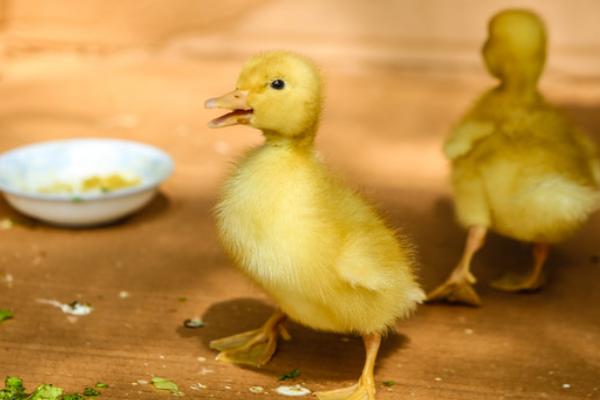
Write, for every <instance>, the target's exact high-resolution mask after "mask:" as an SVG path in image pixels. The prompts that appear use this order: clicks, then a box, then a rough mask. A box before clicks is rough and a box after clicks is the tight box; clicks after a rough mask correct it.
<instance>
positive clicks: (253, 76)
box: [206, 51, 425, 400]
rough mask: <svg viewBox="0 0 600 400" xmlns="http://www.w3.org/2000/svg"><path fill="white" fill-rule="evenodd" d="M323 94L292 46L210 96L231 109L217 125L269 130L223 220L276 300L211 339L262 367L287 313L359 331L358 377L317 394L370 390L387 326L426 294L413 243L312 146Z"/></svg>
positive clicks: (231, 355)
mask: <svg viewBox="0 0 600 400" xmlns="http://www.w3.org/2000/svg"><path fill="white" fill-rule="evenodd" d="M321 102H322V97H321V79H320V76H319V72H318V71H317V69H316V68H315V66H314V65H313V64H312V62H310V61H309V60H307V59H306V58H304V57H301V56H299V55H296V54H293V53H289V52H285V51H275V52H269V53H264V54H259V55H257V56H255V57H253V58H252V59H250V61H248V62H247V63H246V64H245V66H244V67H243V69H242V72H241V74H240V76H239V79H238V82H237V85H236V89H235V90H234V91H233V92H231V93H229V94H226V95H224V96H222V97H219V98H214V99H210V100H208V101H207V102H206V107H207V108H224V109H229V110H232V112H230V113H228V114H226V115H224V116H222V117H220V118H217V119H215V120H213V121H211V123H210V125H209V126H211V127H213V128H218V127H223V126H229V125H234V124H246V125H250V126H252V127H254V128H257V129H260V130H261V131H262V133H263V136H264V137H265V142H264V144H263V145H262V146H259V147H258V148H256V149H253V150H251V151H250V152H248V153H247V154H246V155H245V156H244V157H243V158H242V159H241V160H240V161H239V162H238V164H237V166H236V168H235V170H234V171H233V174H232V175H231V176H230V178H229V179H228V180H227V182H226V184H225V187H224V192H223V195H222V198H221V200H220V202H219V204H218V205H217V208H216V219H217V227H218V232H219V234H220V238H221V241H222V243H223V245H224V247H225V250H226V251H227V253H229V255H230V256H231V257H232V258H233V259H234V261H235V263H236V265H237V266H238V267H239V268H240V269H241V270H242V272H244V273H245V274H246V275H247V276H248V277H249V278H250V279H252V280H253V281H254V282H255V283H257V284H258V285H259V286H260V287H262V288H263V289H264V290H265V291H266V292H267V293H268V294H269V295H270V296H271V297H272V299H273V300H274V301H275V302H276V303H277V305H278V306H279V308H280V310H279V311H277V312H276V313H275V314H274V315H273V316H272V317H271V318H270V319H269V320H268V321H267V322H266V324H265V325H264V326H263V327H262V328H260V329H257V330H255V331H250V332H246V333H241V334H239V335H235V336H232V337H227V338H224V339H219V340H215V341H213V342H211V344H210V346H211V348H213V349H216V350H219V351H220V352H221V353H220V354H219V356H218V358H219V359H221V360H223V361H229V362H233V363H239V364H247V365H252V366H262V365H264V364H265V363H267V362H268V361H269V360H270V359H271V357H272V355H273V353H274V352H275V348H276V345H277V338H278V336H279V335H281V336H282V338H284V339H289V334H288V333H287V331H286V330H285V328H284V326H283V323H284V321H285V320H286V318H287V317H290V318H291V319H292V320H295V321H297V322H299V323H301V324H303V325H306V326H308V327H311V328H314V329H317V330H323V331H329V332H337V333H344V334H350V333H352V334H359V335H361V336H362V337H363V339H364V344H365V348H366V353H367V357H366V362H365V365H364V369H363V372H362V375H361V377H360V380H359V381H358V383H357V384H355V385H354V386H351V387H349V388H344V389H339V390H334V391H331V392H322V393H318V394H317V395H318V397H319V398H321V399H361V400H362V399H374V398H375V397H374V396H375V383H374V377H373V368H374V365H375V359H376V356H377V352H378V349H379V345H380V342H381V336H382V335H383V334H385V333H386V332H387V331H388V330H390V329H393V327H394V325H395V323H396V321H397V320H398V319H402V318H406V317H408V316H409V314H410V313H411V312H412V311H413V310H414V309H415V307H416V306H417V304H418V303H420V302H421V301H422V300H424V297H425V296H424V293H423V292H422V291H421V289H420V288H419V285H418V284H417V282H416V280H415V276H414V262H413V256H412V254H411V253H412V246H411V245H410V244H409V243H408V242H407V241H406V239H404V238H399V237H397V235H396V234H395V233H394V231H393V230H392V229H390V228H388V227H387V226H386V224H385V222H384V221H383V219H382V218H381V217H380V216H379V215H378V213H377V212H376V211H375V209H374V208H373V207H372V206H371V205H369V204H368V203H367V202H366V201H365V200H364V199H363V198H362V197H361V196H360V195H358V194H357V193H355V192H354V191H352V190H350V189H348V188H346V187H345V186H344V185H342V184H341V183H340V182H338V181H337V180H336V179H334V178H333V177H332V176H331V175H330V174H329V172H328V171H327V169H326V168H325V167H324V165H323V164H322V163H321V161H319V159H318V157H317V155H316V154H315V150H314V138H315V134H316V132H317V127H318V123H319V116H320V113H321Z"/></svg>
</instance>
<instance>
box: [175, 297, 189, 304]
mask: <svg viewBox="0 0 600 400" xmlns="http://www.w3.org/2000/svg"><path fill="white" fill-rule="evenodd" d="M177 301H178V302H180V303H185V302H186V301H187V297H184V296H181V297H179V298H178V299H177Z"/></svg>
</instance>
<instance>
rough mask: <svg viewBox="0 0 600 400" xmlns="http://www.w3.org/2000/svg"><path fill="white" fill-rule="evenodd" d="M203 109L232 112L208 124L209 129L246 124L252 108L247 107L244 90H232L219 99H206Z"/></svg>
mask: <svg viewBox="0 0 600 400" xmlns="http://www.w3.org/2000/svg"><path fill="white" fill-rule="evenodd" d="M204 107H206V108H224V109H226V110H232V112H230V113H227V114H225V115H223V116H221V117H219V118H215V119H213V120H212V121H210V122H209V123H208V126H209V127H210V128H222V127H224V126H231V125H237V124H247V123H249V122H250V118H251V117H252V107H250V106H249V105H248V92H247V91H245V90H234V91H233V92H229V93H227V94H225V95H223V96H221V97H214V98H212V99H208V100H206V102H205V103H204Z"/></svg>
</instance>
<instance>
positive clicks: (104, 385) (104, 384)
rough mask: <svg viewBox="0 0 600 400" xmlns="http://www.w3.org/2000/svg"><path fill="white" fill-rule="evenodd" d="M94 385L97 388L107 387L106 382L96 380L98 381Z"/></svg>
mask: <svg viewBox="0 0 600 400" xmlns="http://www.w3.org/2000/svg"><path fill="white" fill-rule="evenodd" d="M96 387H97V388H98V389H106V388H107V387H108V384H106V383H102V382H98V383H96Z"/></svg>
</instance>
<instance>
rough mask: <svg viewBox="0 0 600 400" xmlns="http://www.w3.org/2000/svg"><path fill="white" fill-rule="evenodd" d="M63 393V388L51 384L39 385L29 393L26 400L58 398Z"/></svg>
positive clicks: (56, 399)
mask: <svg viewBox="0 0 600 400" xmlns="http://www.w3.org/2000/svg"><path fill="white" fill-rule="evenodd" d="M62 394H63V390H62V389H61V388H59V387H55V386H52V385H45V384H44V385H40V386H38V387H37V389H35V392H33V393H31V395H29V397H27V400H58V399H59V398H60V396H61V395H62Z"/></svg>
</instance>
